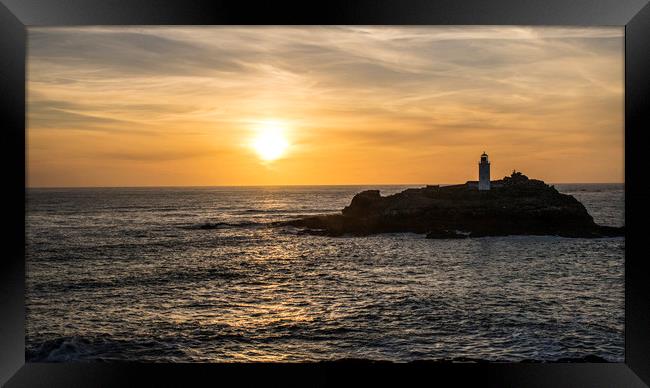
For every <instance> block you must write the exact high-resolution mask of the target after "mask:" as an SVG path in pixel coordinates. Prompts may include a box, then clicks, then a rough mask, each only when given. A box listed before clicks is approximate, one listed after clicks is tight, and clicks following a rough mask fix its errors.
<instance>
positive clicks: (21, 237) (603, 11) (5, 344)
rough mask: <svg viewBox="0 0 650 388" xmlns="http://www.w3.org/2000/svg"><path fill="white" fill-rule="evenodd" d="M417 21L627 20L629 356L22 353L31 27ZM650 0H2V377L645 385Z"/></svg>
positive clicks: (649, 310)
mask: <svg viewBox="0 0 650 388" xmlns="http://www.w3.org/2000/svg"><path fill="white" fill-rule="evenodd" d="M129 24H135V25H191V24H198V25H209V24H239V25H248V24H292V25H296V24H298V25H303V24H365V25H386V24H394V25H399V24H415V25H418V24H419V25H452V24H453V25H471V24H478V25H581V26H590V25H610V26H612V25H614V26H625V220H626V237H625V238H626V254H625V362H624V363H602V364H599V363H575V364H572V363H519V364H506V363H503V364H502V363H494V364H492V363H485V364H483V363H426V362H421V363H418V362H415V363H408V364H391V363H382V362H347V363H313V364H309V363H307V364H137V363H108V364H102V363H25V306H24V290H25V286H24V284H25V160H26V159H25V157H26V150H25V64H26V57H25V56H26V37H27V34H26V27H27V26H55V25H56V26H61V25H129ZM649 70H650V5H649V4H648V1H647V0H590V1H588V0H571V1H568V0H565V1H561V0H537V1H535V0H491V1H484V0H462V1H461V0H457V1H432V0H410V1H405V0H402V1H387V0H363V1H350V0H347V1H346V0H328V1H319V2H313V1H305V2H289V1H273V2H251V1H246V0H239V1H236V0H229V1H224V0H221V1H209V0H194V1H190V0H158V1H153V0H104V1H101V0H47V1H45V0H0V123H1V127H0V129H1V130H2V132H1V136H2V142H1V143H0V144H2V146H3V152H2V153H1V154H2V166H3V167H4V168H3V169H2V172H3V175H4V176H3V178H4V179H3V180H2V182H3V188H2V191H3V197H4V198H5V202H4V209H3V212H2V216H1V217H0V220H1V222H2V230H3V231H4V233H3V237H4V244H3V254H2V255H1V256H2V258H1V260H0V263H1V264H0V265H1V266H2V267H1V271H0V322H1V323H0V384H6V386H8V387H23V386H47V387H58V386H62V387H63V386H65V387H71V386H84V387H85V386H95V385H101V386H132V385H155V386H176V385H182V386H190V385H193V383H196V384H198V383H199V382H204V383H206V382H207V383H208V384H210V385H212V384H213V383H218V382H221V381H223V379H224V378H227V379H232V380H233V381H237V382H238V383H253V382H258V383H259V382H262V383H265V384H271V385H321V384H332V385H334V384H337V385H338V384H339V383H348V384H349V383H359V384H364V385H367V384H372V383H384V384H385V383H389V384H395V385H396V384H398V383H399V384H400V385H404V384H409V383H415V382H416V381H419V380H421V379H423V380H422V381H423V382H425V383H427V384H436V383H440V382H441V381H445V382H453V384H454V386H460V385H473V386H475V385H480V386H500V387H510V386H512V387H514V386H516V387H524V386H534V387H583V386H589V387H637V386H638V387H642V386H645V385H647V384H650V271H649V270H648V265H646V264H645V261H646V256H647V255H646V254H645V249H644V248H645V246H644V232H645V231H644V224H646V220H650V217H649V216H650V212H649V211H648V210H649V209H650V206H649V205H648V202H649V201H648V199H649V198H650V183H648V182H650V180H649V179H648V174H644V171H645V170H644V168H645V165H646V163H645V162H644V159H645V158H646V155H645V153H644V148H645V147H646V146H647V143H645V142H644V140H645V136H644V131H647V130H649V129H650V113H649V112H650V74H649V73H650V72H649Z"/></svg>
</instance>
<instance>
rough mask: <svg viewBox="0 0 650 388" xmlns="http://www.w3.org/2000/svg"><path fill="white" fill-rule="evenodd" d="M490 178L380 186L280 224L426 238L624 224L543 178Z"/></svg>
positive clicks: (602, 233) (582, 233) (583, 233)
mask: <svg viewBox="0 0 650 388" xmlns="http://www.w3.org/2000/svg"><path fill="white" fill-rule="evenodd" d="M494 183H495V184H493V188H492V189H491V190H489V191H478V190H477V189H476V188H475V187H472V186H471V185H470V184H462V185H453V186H443V187H439V186H427V187H423V188H418V189H407V190H404V191H402V192H401V193H397V194H393V195H389V196H386V197H382V196H381V195H380V193H379V190H367V191H363V192H360V193H358V194H357V195H355V196H354V198H352V202H351V203H350V205H349V206H346V207H345V208H344V209H343V211H342V212H341V214H329V215H322V216H312V217H305V218H302V219H298V220H292V221H288V222H285V223H283V224H284V225H292V226H295V227H300V228H303V229H304V232H306V233H309V234H320V235H326V236H342V235H354V236H366V235H371V234H377V233H396V232H414V233H426V235H427V237H428V238H465V237H480V236H504V235H557V236H563V237H610V236H622V235H624V228H616V227H608V226H601V225H597V224H596V223H594V220H593V218H592V217H591V216H590V215H589V213H588V212H587V209H585V207H584V206H583V205H582V204H581V203H580V202H579V201H578V200H577V199H575V198H574V197H573V196H571V195H567V194H562V193H559V192H558V191H557V190H556V189H555V187H553V186H549V185H547V184H546V183H544V182H543V181H540V180H536V179H528V177H526V176H525V175H523V174H521V173H519V172H513V174H512V175H511V176H509V177H505V178H504V179H503V180H500V181H495V182H494Z"/></svg>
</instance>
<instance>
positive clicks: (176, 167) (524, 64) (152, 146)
mask: <svg viewBox="0 0 650 388" xmlns="http://www.w3.org/2000/svg"><path fill="white" fill-rule="evenodd" d="M268 118H271V119H279V120H282V121H283V122H285V123H287V125H288V126H289V127H290V128H289V132H290V135H291V137H292V139H291V140H292V142H293V143H294V147H293V148H292V150H293V151H292V153H290V154H288V155H287V157H286V160H284V161H283V162H281V163H278V164H277V165H276V167H275V168H274V169H273V170H272V171H271V170H260V169H259V164H256V163H257V161H256V160H255V159H254V158H253V157H252V156H251V154H250V152H249V150H247V149H246V148H245V147H244V146H242V144H245V142H246V138H247V136H250V131H251V126H250V123H251V122H255V121H256V120H261V119H268ZM28 125H29V129H28V136H29V139H28V140H29V144H30V145H34V147H35V148H34V150H33V151H32V152H30V153H29V157H30V159H29V162H30V163H31V164H32V168H30V169H29V171H30V174H32V172H33V173H34V174H33V175H32V178H30V184H33V185H46V184H55V185H65V184H83V183H79V182H77V181H76V180H69V179H68V178H66V176H68V175H66V174H65V173H62V172H61V171H65V169H66V168H67V169H68V170H69V171H72V170H74V169H85V170H87V171H92V169H93V168H96V166H95V167H94V166H93V164H92V163H90V162H87V163H85V164H84V163H81V162H80V161H79V159H78V158H75V157H74V156H75V155H77V154H78V155H81V154H83V153H87V152H88V150H91V152H93V153H94V154H95V155H96V162H97V163H103V164H102V166H103V168H106V166H107V165H109V166H110V164H111V161H114V162H116V163H117V162H121V161H125V160H129V161H131V162H132V163H133V165H134V168H133V170H136V169H137V165H138V163H147V165H148V166H150V165H151V164H152V161H160V162H161V163H162V162H164V163H166V165H169V164H170V163H171V162H174V161H177V162H178V163H176V164H173V163H172V164H173V165H172V166H171V167H170V166H168V168H172V169H173V171H174V172H175V173H176V174H177V176H178V177H181V178H182V179H181V180H182V182H184V183H185V184H186V183H187V182H194V181H195V183H196V184H237V183H242V184H246V183H260V184H263V183H318V182H312V180H313V178H311V177H320V178H322V183H354V182H353V178H354V179H358V177H357V176H354V177H353V176H351V175H350V176H346V175H345V171H346V170H349V168H346V166H345V163H348V164H350V163H357V167H355V168H358V169H359V170H362V169H368V168H373V167H372V166H376V165H378V163H380V162H381V163H382V164H384V163H387V164H388V165H390V162H391V160H392V163H393V164H394V165H402V164H403V161H405V160H411V159H412V158H411V156H413V155H416V156H418V157H424V156H422V155H429V156H428V157H430V162H431V163H430V165H429V167H428V168H420V167H419V168H418V171H419V170H421V171H420V172H419V173H418V174H419V175H417V174H416V175H414V176H411V178H410V179H415V178H417V179H418V181H430V182H436V181H440V182H449V181H457V180H463V179H468V178H472V177H473V174H474V171H473V164H472V166H471V167H472V170H463V169H462V168H461V167H459V168H458V169H454V168H441V167H440V166H441V164H443V165H450V164H454V163H466V161H467V160H473V159H472V158H475V157H476V155H475V154H476V152H482V151H483V148H486V149H488V150H493V151H494V152H497V153H499V154H500V155H499V156H500V157H501V160H503V161H504V162H507V163H510V164H516V165H507V166H506V165H503V166H502V167H498V166H499V164H497V163H496V162H495V171H497V173H498V172H500V170H503V172H507V171H509V170H511V169H512V168H517V169H522V170H524V171H525V170H526V169H528V170H531V171H533V172H535V173H537V174H540V175H541V178H543V179H547V180H555V181H558V180H562V181H570V180H580V181H585V180H600V181H614V180H621V179H622V176H623V165H622V153H623V30H622V29H621V28H618V27H603V28H579V27H575V28H564V27H563V28H559V27H558V28H556V27H498V26H495V27H489V26H486V27H463V26H456V27H343V26H342V27H79V28H72V27H65V28H59V27H56V28H45V27H43V28H30V29H29V42H28ZM71 139H81V140H80V141H77V142H74V144H78V146H77V147H75V146H73V145H71V144H69V143H66V145H65V146H63V145H62V143H61V142H64V141H65V142H70V140H71ZM82 145H83V146H82ZM126 146H128V147H130V148H129V150H128V152H127V151H120V150H123V149H124V147H126ZM63 148H65V149H66V154H65V155H64V154H61V152H59V151H60V150H61V149H63ZM57 149H58V150H59V151H57ZM133 149H141V150H142V149H145V150H142V151H138V152H135V153H133V152H134V151H133ZM174 149H179V150H180V151H177V152H175V151H170V150H174ZM215 149H219V150H221V151H219V152H215V151H214V150H215ZM428 149H431V150H435V151H432V152H430V151H428ZM116 150H118V151H116ZM445 150H447V151H445ZM531 150H538V151H539V152H544V153H549V152H552V153H553V155H554V158H545V159H544V161H543V162H542V159H541V158H537V159H536V158H534V157H530V158H529V157H528V156H527V155H526V153H525V152H529V151H531ZM307 151H308V152H309V153H310V154H306V153H307ZM524 151H525V152H524ZM359 152H363V153H364V158H365V159H363V160H361V159H359V160H357V159H358V158H357V157H356V155H354V154H355V153H359ZM386 152H390V154H386ZM459 153H462V156H461V155H459ZM54 155H56V158H58V159H56V160H57V163H58V164H57V166H59V167H58V169H57V171H58V172H57V174H48V173H47V171H46V170H47V168H48V163H45V162H44V161H45V160H48V161H52V160H55V156H54ZM66 155H67V156H66ZM202 155H203V156H202ZM204 155H212V157H210V158H208V159H209V162H206V158H205V156H204ZM598 155H606V156H607V160H603V158H602V157H600V158H599V157H598ZM327 156H329V157H331V158H334V159H335V160H336V162H335V163H334V162H331V163H327V164H326V163H324V162H323V160H325V159H326V158H327ZM298 157H300V158H303V159H302V160H303V161H304V160H314V163H313V164H312V165H309V163H303V164H302V165H301V164H300V163H299V162H298V161H295V160H292V159H291V158H294V159H295V158H298ZM495 157H496V156H495ZM366 160H367V162H366ZM496 160H499V159H498V158H495V161H496ZM315 161H319V162H318V163H317V162H315ZM355 161H356V162H355ZM373 161H374V163H373ZM442 161H444V162H442ZM294 162H295V163H294ZM206 163H209V164H206ZM226 163H230V164H234V165H235V166H230V167H229V168H230V169H232V170H233V171H234V172H232V174H231V171H229V172H227V173H226V172H225V171H221V169H225V167H224V166H225V164H226ZM282 163H284V164H282ZM472 163H473V162H472ZM567 163H571V164H572V165H574V166H579V167H576V168H574V169H572V170H571V171H570V174H571V175H569V174H568V173H567V170H566V169H563V168H562V166H563V165H566V164H567ZM61 165H65V166H67V167H65V168H63V167H60V166H61ZM281 166H284V170H283V169H282V168H280V167H281ZM348 167H349V166H348ZM463 168H464V167H463ZM291 169H293V170H291ZM197 170H202V172H201V173H196V171H197ZM203 170H206V171H210V173H206V172H204V171H203ZM577 171H578V172H580V173H579V174H577V173H576V172H577ZM235 172H237V173H235ZM383 172H384V177H383V178H382V179H381V181H382V182H404V179H402V177H403V176H404V173H403V167H400V168H395V169H391V168H390V167H386V168H384V170H383ZM125 174H131V175H133V176H135V175H137V174H136V172H135V171H130V172H125ZM467 174H471V176H465V175H467ZM73 175H74V176H78V174H72V173H70V174H69V176H73ZM459 175H462V176H459ZM36 176H38V177H47V180H46V181H42V178H39V179H35V177H36ZM81 176H83V174H81ZM110 176H111V178H110V179H111V181H107V182H106V183H105V184H113V183H114V184H120V182H121V181H120V174H117V173H115V174H110ZM171 176H173V174H172V175H171ZM66 179H68V180H66ZM75 179H77V178H75ZM125 179H126V177H125ZM129 179H132V178H129ZM165 179H170V178H169V177H166V178H165ZM179 179H180V178H179ZM193 179H194V180H193ZM224 179H225V180H224ZM373 179H375V178H373ZM172 180H173V179H172ZM66 182H67V183H66ZM159 183H160V184H174V181H169V182H167V181H165V182H159ZM358 183H372V182H371V181H368V182H358Z"/></svg>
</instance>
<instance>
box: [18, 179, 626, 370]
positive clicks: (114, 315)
mask: <svg viewBox="0 0 650 388" xmlns="http://www.w3.org/2000/svg"><path fill="white" fill-rule="evenodd" d="M366 188H367V187H351V186H345V187H265V188H224V187H221V188H137V189H136V188H131V189H129V188H109V189H30V190H28V197H27V203H28V212H27V231H26V232H27V247H26V248H27V300H26V304H27V333H26V358H27V360H28V361H86V360H129V361H165V362H167V361H189V362H197V361H198V362H228V361H313V360H326V359H340V358H369V359H382V360H392V361H411V360H416V359H435V360H439V359H453V358H460V357H468V358H476V359H486V360H493V361H520V360H524V359H535V360H556V359H558V358H562V357H575V358H580V357H584V356H587V355H596V356H600V357H603V358H605V359H607V360H609V361H616V362H621V361H623V326H624V325H623V316H624V305H623V297H624V276H623V264H624V251H625V241H624V239H623V238H607V239H567V238H560V237H548V236H547V237H538V236H529V237H523V236H518V237H516V236H513V237H486V238H474V239H466V240H427V239H425V238H424V236H422V235H415V234H392V235H379V236H372V237H364V238H345V237H344V238H328V237H321V236H303V235H300V236H298V235H296V231H295V230H293V229H290V228H287V229H277V228H269V227H266V226H265V225H264V223H267V222H270V221H276V220H283V219H289V218H293V217H296V216H300V215H306V214H317V213H327V212H336V211H339V210H340V209H341V208H342V207H343V206H345V205H347V204H348V203H349V201H350V199H351V198H352V196H353V195H354V194H355V193H356V192H358V191H361V190H363V189H366ZM403 188H405V186H390V187H382V188H381V189H382V194H387V193H393V192H397V191H401V190H402V189H403ZM557 188H558V189H559V190H560V191H562V192H565V193H569V194H572V195H575V196H576V197H577V198H578V199H579V200H580V201H582V202H583V203H584V204H585V206H586V207H587V209H588V210H589V212H590V214H592V215H593V216H594V219H595V220H596V222H598V223H601V224H606V225H623V224H624V219H623V214H624V213H623V206H624V201H623V195H624V192H623V186H622V185H557ZM207 223H210V224H211V225H212V228H210V229H201V226H202V225H206V224H207Z"/></svg>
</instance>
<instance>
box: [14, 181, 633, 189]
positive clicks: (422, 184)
mask: <svg viewBox="0 0 650 388" xmlns="http://www.w3.org/2000/svg"><path fill="white" fill-rule="evenodd" d="M465 183H467V182H461V183H343V184H320V183H319V184H277V185H269V184H266V185H264V184H263V185H227V184H226V185H141V186H25V189H139V188H143V189H146V188H209V187H324V186H330V187H331V186H340V187H353V186H436V185H441V186H443V185H444V186H450V185H458V184H465ZM544 183H546V184H547V185H613V184H623V185H624V184H625V182H544Z"/></svg>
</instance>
